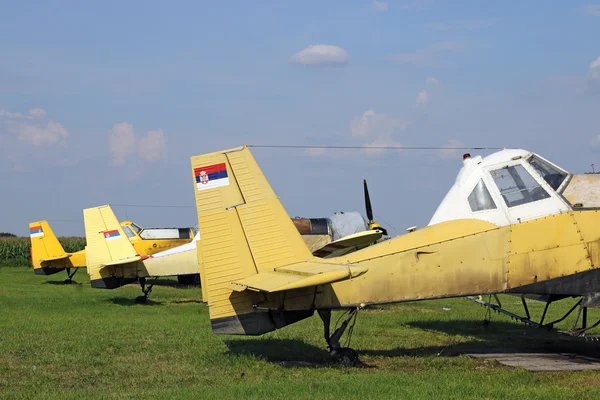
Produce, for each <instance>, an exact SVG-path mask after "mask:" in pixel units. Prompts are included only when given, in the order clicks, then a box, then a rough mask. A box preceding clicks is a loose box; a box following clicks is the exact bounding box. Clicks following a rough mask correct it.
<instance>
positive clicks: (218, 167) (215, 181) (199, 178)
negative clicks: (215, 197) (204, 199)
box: [194, 163, 229, 190]
mask: <svg viewBox="0 0 600 400" xmlns="http://www.w3.org/2000/svg"><path fill="white" fill-rule="evenodd" d="M194 175H195V176H196V186H197V187H198V190H206V189H214V188H217V187H221V186H227V185H229V176H228V175H227V166H226V165H225V163H221V164H213V165H207V166H205V167H200V168H194Z"/></svg>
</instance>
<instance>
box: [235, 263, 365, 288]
mask: <svg viewBox="0 0 600 400" xmlns="http://www.w3.org/2000/svg"><path fill="white" fill-rule="evenodd" d="M365 272H367V268H366V267H361V266H350V265H344V264H327V263H320V262H313V261H305V262H300V263H294V264H289V265H286V266H283V267H279V268H276V269H275V270H274V272H260V273H258V274H256V275H252V276H249V277H247V278H243V279H238V280H235V281H233V282H231V285H230V287H231V289H232V290H235V291H236V292H243V291H244V290H253V291H257V292H267V293H272V292H281V291H283V290H292V289H300V288H306V287H311V286H317V285H325V284H328V283H333V282H338V281H342V280H345V279H350V278H355V277H357V276H360V275H362V274H364V273H365Z"/></svg>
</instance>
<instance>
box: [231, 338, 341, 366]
mask: <svg viewBox="0 0 600 400" xmlns="http://www.w3.org/2000/svg"><path fill="white" fill-rule="evenodd" d="M224 343H225V344H226V345H227V347H228V348H229V351H230V352H231V353H232V354H235V355H252V356H254V357H258V358H262V359H265V360H267V361H270V362H277V363H279V362H285V361H288V362H295V361H298V360H301V361H303V362H306V363H308V364H307V365H306V366H310V367H314V366H322V365H324V364H327V365H329V364H331V363H332V360H331V356H330V355H329V352H328V351H327V350H325V348H324V346H323V348H320V347H316V346H313V345H311V344H308V343H305V342H303V341H301V340H297V339H258V338H257V339H238V340H235V339H231V340H225V341H224Z"/></svg>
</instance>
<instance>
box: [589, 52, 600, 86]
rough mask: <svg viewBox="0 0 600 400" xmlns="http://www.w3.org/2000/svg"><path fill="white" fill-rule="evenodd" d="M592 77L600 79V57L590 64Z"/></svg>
mask: <svg viewBox="0 0 600 400" xmlns="http://www.w3.org/2000/svg"><path fill="white" fill-rule="evenodd" d="M590 77H591V78H592V79H598V80H600V57H598V58H596V59H595V60H594V61H592V63H591V64H590Z"/></svg>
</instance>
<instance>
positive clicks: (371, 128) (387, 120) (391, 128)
mask: <svg viewBox="0 0 600 400" xmlns="http://www.w3.org/2000/svg"><path fill="white" fill-rule="evenodd" d="M407 126H408V123H407V122H406V121H404V120H402V119H400V118H397V117H393V116H389V115H387V114H377V113H376V112H375V111H374V110H368V111H365V112H364V113H363V115H361V116H360V117H355V118H353V119H352V121H350V132H351V134H352V137H353V138H372V139H377V138H382V137H391V136H392V135H393V134H394V132H395V131H397V130H404V129H406V127H407Z"/></svg>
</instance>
